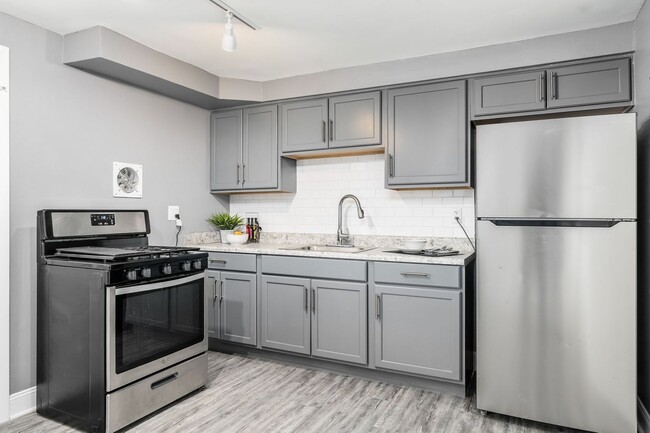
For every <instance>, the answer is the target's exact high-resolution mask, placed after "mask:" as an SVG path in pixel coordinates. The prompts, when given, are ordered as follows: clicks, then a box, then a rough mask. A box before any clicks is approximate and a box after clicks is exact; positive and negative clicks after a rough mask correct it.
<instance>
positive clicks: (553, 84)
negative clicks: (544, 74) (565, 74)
mask: <svg viewBox="0 0 650 433" xmlns="http://www.w3.org/2000/svg"><path fill="white" fill-rule="evenodd" d="M556 86H557V73H556V72H553V73H552V74H551V99H557V91H556V89H555V87H556Z"/></svg>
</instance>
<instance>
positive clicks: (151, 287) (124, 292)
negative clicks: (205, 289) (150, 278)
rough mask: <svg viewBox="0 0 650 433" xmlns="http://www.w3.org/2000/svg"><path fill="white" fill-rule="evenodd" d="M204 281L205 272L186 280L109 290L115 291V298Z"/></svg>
mask: <svg viewBox="0 0 650 433" xmlns="http://www.w3.org/2000/svg"><path fill="white" fill-rule="evenodd" d="M202 279H203V272H201V273H200V274H196V275H191V276H189V277H185V278H173V279H171V280H167V281H163V282H160V283H148V284H140V285H138V286H130V287H122V288H119V289H117V288H116V287H115V286H112V287H109V289H111V290H115V296H120V295H130V294H132V293H140V292H150V291H152V290H160V289H167V288H169V287H174V286H180V285H182V284H187V283H191V282H193V281H197V280H202Z"/></svg>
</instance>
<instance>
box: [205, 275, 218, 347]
mask: <svg viewBox="0 0 650 433" xmlns="http://www.w3.org/2000/svg"><path fill="white" fill-rule="evenodd" d="M220 274H221V273H220V272H218V271H209V270H208V271H205V289H204V294H205V304H206V305H207V309H208V338H219V326H218V324H219V281H220V280H219V278H220Z"/></svg>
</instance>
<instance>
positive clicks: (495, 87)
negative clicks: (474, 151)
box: [471, 71, 546, 116]
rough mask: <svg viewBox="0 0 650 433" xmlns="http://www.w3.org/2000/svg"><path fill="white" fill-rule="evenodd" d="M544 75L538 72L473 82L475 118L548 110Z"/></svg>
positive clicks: (480, 79)
mask: <svg viewBox="0 0 650 433" xmlns="http://www.w3.org/2000/svg"><path fill="white" fill-rule="evenodd" d="M545 75H546V73H545V72H544V71H535V72H524V73H520V74H510V75H500V76H498V77H487V78H477V79H475V80H472V81H471V87H472V90H471V91H472V96H473V98H472V99H473V101H472V106H473V107H472V108H473V114H474V116H486V115H490V114H502V113H519V112H526V111H537V110H544V109H546V101H545V99H546V86H545V85H544V81H545Z"/></svg>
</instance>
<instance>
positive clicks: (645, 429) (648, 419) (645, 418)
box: [636, 397, 650, 433]
mask: <svg viewBox="0 0 650 433" xmlns="http://www.w3.org/2000/svg"><path fill="white" fill-rule="evenodd" d="M636 407H637V430H638V432H639V433H650V414H649V413H648V409H646V407H645V406H644V405H643V402H642V401H641V399H640V398H639V397H637V398H636Z"/></svg>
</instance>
